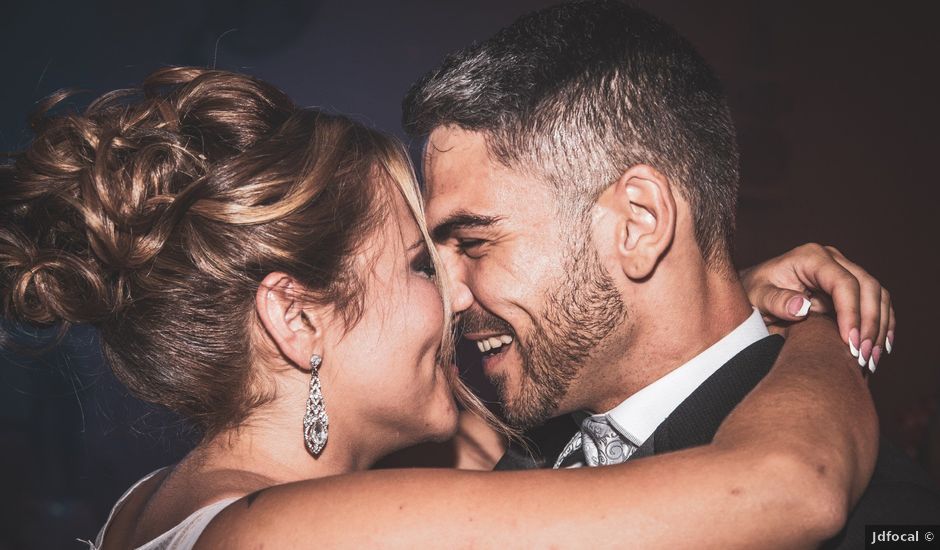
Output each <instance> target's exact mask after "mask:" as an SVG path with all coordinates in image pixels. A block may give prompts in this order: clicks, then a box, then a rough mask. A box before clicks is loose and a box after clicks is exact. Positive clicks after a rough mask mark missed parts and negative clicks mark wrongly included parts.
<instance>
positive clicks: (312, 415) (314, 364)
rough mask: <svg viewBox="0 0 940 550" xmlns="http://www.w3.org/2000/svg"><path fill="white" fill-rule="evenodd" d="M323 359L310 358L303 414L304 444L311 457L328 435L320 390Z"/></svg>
mask: <svg viewBox="0 0 940 550" xmlns="http://www.w3.org/2000/svg"><path fill="white" fill-rule="evenodd" d="M322 362H323V358H322V357H320V356H319V355H316V354H314V356H313V357H311V358H310V396H309V397H307V413H306V414H304V443H306V444H307V450H308V451H310V454H312V455H313V456H318V455H319V454H320V451H322V450H323V447H324V446H326V438H327V437H328V436H329V435H330V418H329V417H328V416H327V415H326V408H325V407H324V406H323V392H322V391H321V389H320V363H322Z"/></svg>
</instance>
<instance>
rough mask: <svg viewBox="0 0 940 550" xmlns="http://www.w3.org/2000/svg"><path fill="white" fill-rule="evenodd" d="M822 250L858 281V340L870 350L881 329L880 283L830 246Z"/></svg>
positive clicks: (866, 355) (866, 358) (867, 355)
mask: <svg viewBox="0 0 940 550" xmlns="http://www.w3.org/2000/svg"><path fill="white" fill-rule="evenodd" d="M824 248H825V249H826V251H827V252H829V254H830V255H831V256H832V259H833V260H835V261H836V262H838V263H839V265H841V266H842V267H843V268H844V269H845V270H846V271H848V272H849V273H851V274H852V276H854V277H855V278H856V279H857V280H858V284H859V307H860V311H859V318H860V324H859V327H858V328H859V339H860V340H861V343H862V344H863V345H864V344H865V342H866V341H869V342H870V344H869V345H868V346H865V348H866V350H868V349H870V348H869V346H870V347H874V346H875V344H876V341H877V339H878V337H879V332H880V328H881V312H882V307H881V305H882V304H881V291H882V286H881V283H880V282H878V280H877V279H875V278H874V277H872V276H871V275H870V274H869V273H868V272H867V271H865V270H864V269H862V268H861V267H860V266H859V265H858V264H856V263H854V262H852V261H850V260H849V259H848V258H846V257H845V255H843V254H842V253H841V252H839V251H838V250H837V249H836V248H834V247H831V246H827V247H824ZM836 308H837V314H838V303H837V304H836ZM859 349H861V347H859ZM864 359H865V362H866V363H867V361H868V360H869V359H870V355H869V354H868V353H867V352H866V354H865V358H864ZM859 362H860V363H861V358H859ZM863 366H864V365H863Z"/></svg>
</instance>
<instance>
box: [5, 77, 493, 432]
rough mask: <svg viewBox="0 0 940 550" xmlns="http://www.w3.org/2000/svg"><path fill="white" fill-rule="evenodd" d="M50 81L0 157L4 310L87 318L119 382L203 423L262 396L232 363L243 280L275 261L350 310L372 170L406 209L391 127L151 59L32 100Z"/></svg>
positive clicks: (371, 225)
mask: <svg viewBox="0 0 940 550" xmlns="http://www.w3.org/2000/svg"><path fill="white" fill-rule="evenodd" d="M68 95H69V94H67V93H59V94H56V95H54V96H53V97H51V98H49V99H48V100H46V101H45V102H44V103H43V104H42V105H41V106H40V109H39V112H38V113H37V115H35V116H34V117H33V119H32V120H31V123H32V127H33V130H34V132H35V138H34V140H33V142H32V143H31V144H30V146H29V147H28V148H27V149H26V150H25V151H23V152H20V153H16V154H13V155H8V157H11V158H12V159H13V162H12V163H7V164H5V165H3V166H2V167H0V301H2V308H3V313H4V316H5V317H6V318H7V319H10V320H13V321H18V322H25V323H29V324H34V325H52V324H63V325H64V326H66V327H67V326H68V325H70V324H73V323H90V324H92V325H94V326H96V327H97V328H98V329H99V330H100V334H101V340H102V347H103V350H104V353H105V356H106V358H107V360H108V362H109V364H110V365H111V367H112V369H113V370H114V372H115V374H116V375H117V376H118V378H119V379H120V380H121V381H122V382H123V383H124V384H126V385H127V386H128V387H129V388H130V389H131V391H132V392H134V393H135V394H136V395H137V396H139V397H140V398H142V399H144V400H146V401H150V402H153V403H157V404H159V405H162V406H164V407H167V408H168V409H170V410H172V411H175V412H177V413H179V414H181V415H183V416H185V417H187V418H188V419H190V420H191V421H192V422H193V423H194V424H195V425H196V426H197V427H198V428H200V429H201V431H202V432H203V433H204V434H206V435H212V434H214V433H217V432H218V431H220V430H222V429H224V428H226V427H229V426H232V425H236V424H238V423H239V422H241V421H243V420H244V419H245V418H246V416H247V415H248V413H249V412H250V411H251V410H252V408H254V407H256V406H258V405H260V404H262V403H264V402H265V401H266V400H267V399H270V397H271V396H269V395H263V393H264V392H261V391H259V390H258V388H259V387H261V386H263V384H260V385H259V384H257V383H255V382H257V380H254V379H253V377H254V376H255V375H254V374H253V371H252V369H251V368H250V362H251V358H252V353H251V350H250V342H251V340H252V339H251V338H250V335H249V327H250V326H251V324H252V323H251V321H252V318H253V315H254V303H255V302H254V299H255V298H254V297H255V293H256V291H257V288H258V285H259V283H260V282H261V280H262V279H263V278H264V277H265V276H266V275H267V274H268V273H271V272H273V271H283V272H285V273H289V274H291V275H292V276H294V277H296V278H298V279H299V280H300V281H302V282H303V283H304V285H305V287H306V288H307V289H308V290H310V291H312V293H313V295H315V296H317V297H319V299H322V300H324V301H325V302H328V303H330V304H333V305H335V306H336V307H338V308H339V310H340V311H342V312H343V313H344V314H345V315H346V318H347V320H348V321H349V322H350V323H354V322H355V321H356V320H357V318H358V315H359V314H360V313H361V309H362V307H363V304H362V303H361V300H360V297H361V295H362V292H361V290H362V286H363V284H364V283H363V281H362V280H360V278H359V277H358V276H357V274H358V273H359V270H358V269H356V268H355V267H354V260H355V258H356V255H357V251H358V250H359V247H360V245H361V244H362V242H363V240H364V239H365V238H366V237H368V236H369V235H370V234H371V233H372V232H373V231H374V230H375V229H376V228H377V227H378V226H379V224H380V223H382V220H383V219H384V218H385V217H386V216H387V215H390V214H389V211H388V202H387V201H388V197H389V195H388V194H387V191H389V190H394V184H389V182H393V181H394V182H396V183H398V184H399V185H398V187H399V189H398V191H400V192H404V193H405V194H406V195H407V196H406V200H407V201H408V203H409V206H410V207H411V208H412V211H413V212H415V215H416V216H417V217H419V219H421V216H422V215H423V214H422V213H421V211H420V208H421V206H420V201H419V200H418V199H417V192H416V190H415V189H416V188H415V187H414V185H415V184H414V180H413V175H412V173H411V169H410V165H409V163H408V160H407V155H406V154H405V153H404V151H403V150H402V148H401V146H400V145H399V144H398V143H397V142H396V141H395V140H393V139H392V138H390V137H388V136H385V135H383V134H381V133H379V132H376V131H374V130H371V129H368V128H365V127H363V126H362V125H360V124H358V123H355V122H353V121H351V120H349V119H347V118H345V117H342V116H336V115H331V114H326V113H323V112H320V111H318V110H315V109H301V108H298V107H297V106H295V105H294V104H293V103H292V102H291V100H290V99H289V98H288V97H287V96H286V95H284V94H283V93H282V92H280V91H279V90H277V89H276V88H274V87H272V86H271V85H269V84H266V83H264V82H261V81H259V80H257V79H254V78H252V77H249V76H244V75H239V74H233V73H229V72H224V71H217V70H207V69H199V68H167V69H163V70H159V71H157V72H155V73H153V74H152V75H151V76H150V77H148V78H147V79H146V81H145V82H144V83H143V86H142V88H141V89H139V90H121V91H117V92H112V93H108V94H105V95H104V96H102V97H100V98H98V99H97V100H95V101H94V102H93V103H91V105H90V106H88V107H87V109H86V110H85V111H84V112H82V113H61V114H57V115H53V114H50V110H51V109H52V108H53V107H55V106H56V105H57V104H60V103H61V102H62V100H63V99H65V98H66V97H68ZM58 110H62V109H58ZM402 179H408V180H409V181H407V182H405V181H399V180H402ZM421 221H423V219H421ZM422 227H423V226H422ZM425 235H426V231H425ZM432 254H433V247H432ZM445 302H446V300H445ZM458 393H460V394H463V396H464V397H466V392H465V391H464V389H463V388H459V389H458ZM473 408H477V407H476V406H474V407H473ZM298 414H299V413H298Z"/></svg>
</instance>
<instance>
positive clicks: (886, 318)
mask: <svg viewBox="0 0 940 550" xmlns="http://www.w3.org/2000/svg"><path fill="white" fill-rule="evenodd" d="M889 323H891V294H890V293H889V292H888V290H887V289H885V288H882V289H881V325H880V326H879V327H878V337H877V338H876V339H875V345H876V346H878V347H880V348H881V349H884V348H885V342H887V340H888V325H889Z"/></svg>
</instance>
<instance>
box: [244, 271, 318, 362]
mask: <svg viewBox="0 0 940 550" xmlns="http://www.w3.org/2000/svg"><path fill="white" fill-rule="evenodd" d="M255 310H256V311H257V313H258V318H259V319H260V320H261V324H262V326H263V327H264V330H265V332H266V333H267V335H268V337H269V338H270V339H271V341H272V342H273V343H274V345H275V346H277V348H278V350H279V351H280V352H281V354H282V355H283V356H284V357H285V358H287V359H288V360H289V361H290V362H292V363H293V364H294V365H297V366H299V367H301V368H303V369H305V370H306V369H307V368H309V364H310V357H311V356H312V355H313V354H317V355H321V356H322V355H323V331H324V325H323V321H324V318H323V315H322V314H321V313H320V312H319V308H317V307H311V306H310V304H309V303H307V302H306V301H305V300H304V299H303V292H302V287H301V286H300V284H299V283H298V282H297V281H296V280H295V279H293V278H292V277H291V276H290V275H287V274H285V273H280V272H274V273H269V274H268V275H267V276H266V277H265V278H264V280H262V281H261V284H260V285H258V291H257V293H256V294H255Z"/></svg>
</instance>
